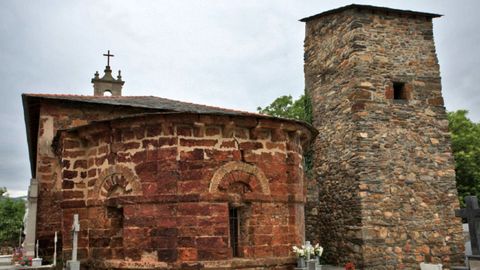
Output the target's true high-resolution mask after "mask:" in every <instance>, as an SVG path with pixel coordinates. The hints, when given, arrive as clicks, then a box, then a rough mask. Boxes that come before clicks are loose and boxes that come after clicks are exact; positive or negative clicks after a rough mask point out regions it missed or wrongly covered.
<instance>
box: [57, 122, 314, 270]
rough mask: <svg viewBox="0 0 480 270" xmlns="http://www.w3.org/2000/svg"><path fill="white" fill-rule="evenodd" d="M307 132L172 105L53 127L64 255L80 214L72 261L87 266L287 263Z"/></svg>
mask: <svg viewBox="0 0 480 270" xmlns="http://www.w3.org/2000/svg"><path fill="white" fill-rule="evenodd" d="M310 137H311V133H310V131H309V130H308V129H307V128H306V127H305V126H303V125H301V124H294V123H292V122H285V121H282V120H280V119H256V118H255V117H228V116H212V115H200V114H178V113H174V114H168V113H167V114H157V115H151V114H150V115H144V116H135V117H130V118H125V119H118V120H112V121H105V122H97V123H92V124H89V125H86V126H82V127H78V128H74V129H69V130H64V131H60V133H59V134H58V136H57V137H56V139H55V141H54V145H55V149H56V150H55V151H56V153H57V155H58V157H59V158H60V159H61V160H60V161H59V162H60V164H61V166H62V168H61V175H62V177H61V178H62V179H63V182H62V186H61V189H62V198H63V201H62V204H61V205H62V212H63V216H62V219H63V227H62V230H63V235H64V238H63V252H64V257H65V258H66V259H68V257H69V254H70V252H71V251H70V250H71V240H72V239H71V235H70V234H69V230H70V228H71V222H72V216H73V214H75V213H78V214H79V217H80V226H81V230H80V237H79V258H80V259H81V260H83V261H84V262H87V263H89V265H90V266H93V267H95V268H108V269H112V268H129V269H131V268H139V267H144V268H145V267H147V268H161V269H200V268H202V269H203V268H207V269H209V268H212V269H213V268H214V269H238V268H244V267H251V268H252V269H253V268H255V267H256V269H257V268H261V269H289V267H291V266H292V265H293V263H294V258H292V253H291V247H292V245H298V244H300V243H302V242H303V241H304V238H303V235H304V210H303V206H304V202H305V188H304V183H303V167H302V145H305V144H307V143H308V141H309V140H310ZM232 209H236V210H237V211H238V219H239V221H238V222H239V225H238V229H239V231H240V233H239V238H238V254H234V251H233V249H232V247H231V245H232V241H233V240H232V236H231V235H230V230H231V228H232V227H231V222H233V221H232V220H229V218H231V217H232V215H231V214H230V213H229V212H230V211H232Z"/></svg>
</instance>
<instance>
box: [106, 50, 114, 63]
mask: <svg viewBox="0 0 480 270" xmlns="http://www.w3.org/2000/svg"><path fill="white" fill-rule="evenodd" d="M103 56H106V57H107V66H110V57H114V55H113V54H110V50H108V52H107V54H103Z"/></svg>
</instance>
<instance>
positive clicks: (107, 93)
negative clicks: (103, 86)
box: [103, 89, 112, 97]
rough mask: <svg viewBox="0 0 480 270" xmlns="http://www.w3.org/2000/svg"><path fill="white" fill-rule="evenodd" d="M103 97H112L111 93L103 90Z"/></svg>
mask: <svg viewBox="0 0 480 270" xmlns="http://www.w3.org/2000/svg"><path fill="white" fill-rule="evenodd" d="M103 95H104V96H106V97H111V96H112V91H110V90H109V89H107V90H105V91H104V92H103Z"/></svg>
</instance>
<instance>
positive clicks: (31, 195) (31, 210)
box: [23, 178, 38, 257]
mask: <svg viewBox="0 0 480 270" xmlns="http://www.w3.org/2000/svg"><path fill="white" fill-rule="evenodd" d="M37 198H38V182H37V179H34V178H32V179H31V180H30V186H29V187H28V206H27V218H26V222H25V240H24V242H23V246H24V248H25V251H26V255H27V256H31V257H33V256H34V255H35V237H36V228H37Z"/></svg>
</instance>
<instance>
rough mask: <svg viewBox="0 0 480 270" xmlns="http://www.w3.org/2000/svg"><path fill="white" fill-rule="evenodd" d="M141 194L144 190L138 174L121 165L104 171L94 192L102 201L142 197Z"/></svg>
mask: <svg viewBox="0 0 480 270" xmlns="http://www.w3.org/2000/svg"><path fill="white" fill-rule="evenodd" d="M141 193H142V188H141V185H140V182H139V181H138V178H137V176H136V174H135V173H134V172H133V171H132V170H131V169H129V168H127V167H124V166H121V165H114V166H111V167H109V168H108V169H106V170H104V171H102V172H101V173H100V175H99V177H98V181H97V183H96V184H95V188H94V192H93V194H94V195H95V196H96V198H97V199H100V200H105V199H107V198H111V197H117V196H125V195H140V194H141Z"/></svg>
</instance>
